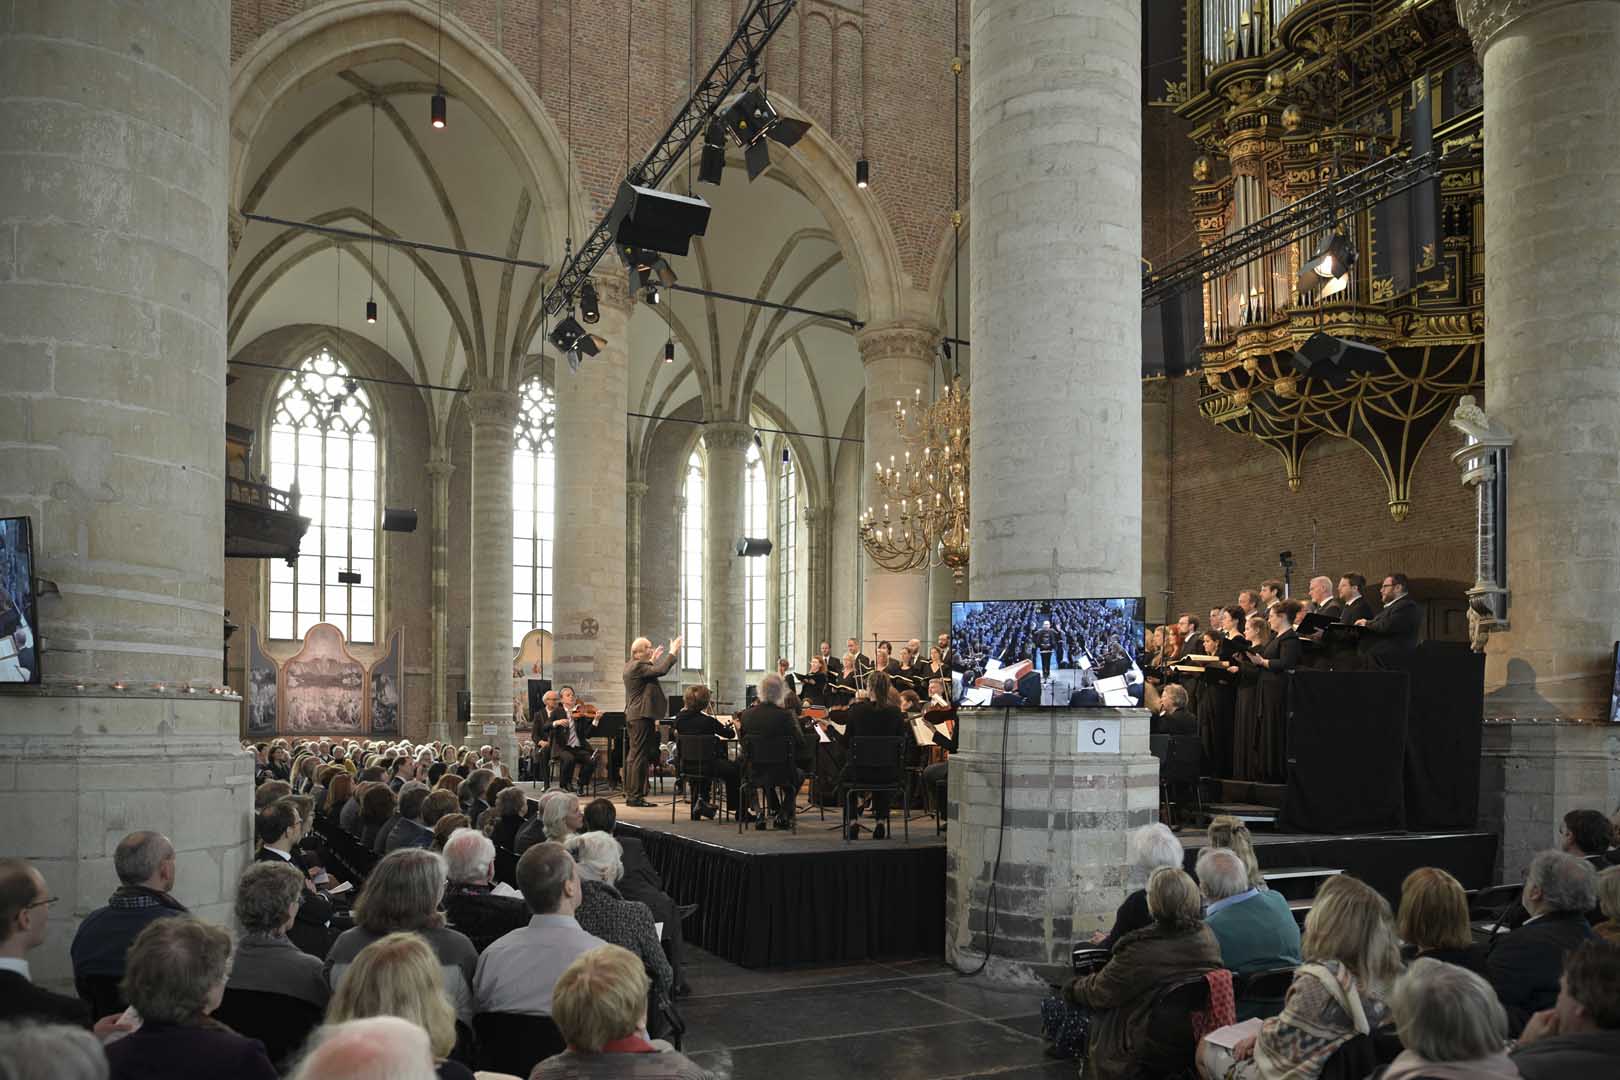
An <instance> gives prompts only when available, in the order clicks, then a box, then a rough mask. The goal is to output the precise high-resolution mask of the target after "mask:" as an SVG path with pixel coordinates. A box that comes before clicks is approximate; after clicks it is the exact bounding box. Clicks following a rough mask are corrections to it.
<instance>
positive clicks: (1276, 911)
mask: <svg viewBox="0 0 1620 1080" xmlns="http://www.w3.org/2000/svg"><path fill="white" fill-rule="evenodd" d="M1197 869H1198V889H1199V891H1200V892H1202V893H1203V894H1204V900H1205V908H1204V921H1205V923H1207V924H1208V926H1209V928H1210V929H1211V930H1213V931H1214V932H1215V939H1216V940H1217V941H1219V942H1220V943H1221V964H1222V965H1223V966H1225V967H1226V968H1228V969H1229V970H1230V971H1232V972H1233V973H1234V974H1237V975H1248V974H1251V973H1253V972H1256V971H1268V970H1271V969H1274V968H1281V967H1297V966H1298V965H1299V962H1300V960H1299V924H1298V923H1296V922H1295V921H1294V913H1293V912H1292V911H1290V910H1289V909H1288V901H1287V900H1285V899H1283V897H1282V894H1281V893H1277V892H1273V891H1272V890H1270V889H1256V888H1254V887H1253V886H1251V885H1250V884H1249V868H1248V867H1247V866H1245V865H1244V863H1243V859H1242V858H1241V857H1239V856H1238V854H1237V853H1236V852H1234V851H1231V850H1229V849H1227V848H1205V849H1204V850H1203V851H1202V852H1200V853H1199V855H1198V868H1197Z"/></svg>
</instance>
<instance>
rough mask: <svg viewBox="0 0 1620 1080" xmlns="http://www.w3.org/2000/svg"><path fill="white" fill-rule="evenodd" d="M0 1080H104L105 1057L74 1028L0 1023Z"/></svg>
mask: <svg viewBox="0 0 1620 1080" xmlns="http://www.w3.org/2000/svg"><path fill="white" fill-rule="evenodd" d="M0 1080H107V1055H106V1052H105V1051H103V1050H102V1049H101V1043H100V1041H99V1040H97V1039H96V1037H95V1036H94V1035H92V1034H90V1032H88V1031H86V1030H84V1028H82V1027H78V1026H76V1025H69V1024H51V1023H42V1022H34V1021H17V1022H14V1023H0Z"/></svg>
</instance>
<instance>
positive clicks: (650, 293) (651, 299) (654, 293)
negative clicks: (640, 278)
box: [647, 285, 664, 307]
mask: <svg viewBox="0 0 1620 1080" xmlns="http://www.w3.org/2000/svg"><path fill="white" fill-rule="evenodd" d="M663 298H664V295H663V293H660V292H659V291H658V286H657V285H648V286H647V303H649V304H651V305H652V306H653V307H657V306H658V303H659V301H661V300H663Z"/></svg>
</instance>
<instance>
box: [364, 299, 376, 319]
mask: <svg viewBox="0 0 1620 1080" xmlns="http://www.w3.org/2000/svg"><path fill="white" fill-rule="evenodd" d="M376 321H377V301H375V300H367V301H366V322H368V323H374V322H376Z"/></svg>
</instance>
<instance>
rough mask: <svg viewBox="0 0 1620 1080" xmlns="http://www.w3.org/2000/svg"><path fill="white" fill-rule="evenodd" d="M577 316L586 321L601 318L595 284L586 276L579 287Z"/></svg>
mask: <svg viewBox="0 0 1620 1080" xmlns="http://www.w3.org/2000/svg"><path fill="white" fill-rule="evenodd" d="M579 317H580V319H581V320H582V321H584V322H587V323H592V324H594V323H596V322H599V321H600V320H601V318H602V307H601V304H600V302H599V301H598V300H597V297H596V286H595V285H592V284H591V279H590V278H586V279H585V284H583V285H581V286H580V287H579Z"/></svg>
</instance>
